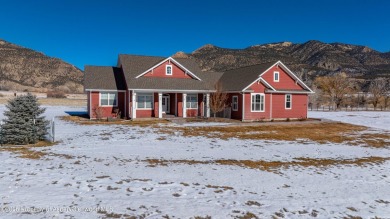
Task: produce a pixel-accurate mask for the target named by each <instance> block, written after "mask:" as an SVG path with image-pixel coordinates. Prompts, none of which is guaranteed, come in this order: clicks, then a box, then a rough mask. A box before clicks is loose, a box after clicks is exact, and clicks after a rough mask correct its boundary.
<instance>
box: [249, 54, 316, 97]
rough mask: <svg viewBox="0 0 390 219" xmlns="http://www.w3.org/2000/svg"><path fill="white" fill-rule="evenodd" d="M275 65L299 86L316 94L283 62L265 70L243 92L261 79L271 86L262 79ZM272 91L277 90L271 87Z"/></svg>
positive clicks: (278, 62)
mask: <svg viewBox="0 0 390 219" xmlns="http://www.w3.org/2000/svg"><path fill="white" fill-rule="evenodd" d="M275 65H280V67H282V68H283V69H284V70H285V71H286V72H287V73H288V74H289V75H290V76H292V77H293V78H294V79H295V80H296V81H298V82H299V84H300V85H301V86H303V87H304V88H306V89H307V90H308V91H309V93H312V94H314V91H313V90H311V89H310V88H309V87H308V86H307V85H306V84H305V83H303V81H301V79H299V78H298V77H297V76H296V75H295V74H294V73H293V72H292V71H291V70H290V69H288V68H287V67H286V66H285V65H284V64H283V63H282V62H281V61H277V62H276V63H275V64H273V65H272V66H271V67H269V68H268V69H267V70H265V71H264V72H263V73H261V74H260V75H259V77H258V78H257V79H256V80H255V81H253V82H252V83H250V84H249V85H248V86H247V87H245V88H244V89H243V90H242V91H245V90H246V89H248V88H249V87H250V86H252V84H253V83H255V82H256V81H257V80H260V79H262V81H264V83H266V84H267V85H269V86H270V84H268V83H267V82H266V81H265V80H264V79H263V78H262V76H263V75H264V74H265V73H267V72H268V71H269V70H271V69H272V68H273V67H274V66H275ZM279 79H280V74H279ZM271 89H272V90H274V91H276V89H275V88H273V87H272V86H271Z"/></svg>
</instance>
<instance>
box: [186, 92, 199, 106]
mask: <svg viewBox="0 0 390 219" xmlns="http://www.w3.org/2000/svg"><path fill="white" fill-rule="evenodd" d="M186 107H187V109H198V95H197V94H187V98H186Z"/></svg>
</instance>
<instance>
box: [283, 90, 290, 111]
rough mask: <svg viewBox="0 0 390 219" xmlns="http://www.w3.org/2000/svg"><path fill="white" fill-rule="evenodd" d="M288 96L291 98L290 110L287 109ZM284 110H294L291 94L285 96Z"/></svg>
mask: <svg viewBox="0 0 390 219" xmlns="http://www.w3.org/2000/svg"><path fill="white" fill-rule="evenodd" d="M287 95H289V96H290V108H287V107H286V104H287ZM284 109H286V110H290V109H292V95H291V94H285V95H284Z"/></svg>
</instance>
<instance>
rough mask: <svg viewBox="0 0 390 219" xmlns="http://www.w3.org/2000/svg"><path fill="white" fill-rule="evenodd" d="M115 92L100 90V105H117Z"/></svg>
mask: <svg viewBox="0 0 390 219" xmlns="http://www.w3.org/2000/svg"><path fill="white" fill-rule="evenodd" d="M117 96H118V93H116V92H100V106H117V102H118V101H117Z"/></svg>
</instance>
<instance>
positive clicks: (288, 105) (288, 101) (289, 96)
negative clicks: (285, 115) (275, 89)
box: [286, 94, 292, 109]
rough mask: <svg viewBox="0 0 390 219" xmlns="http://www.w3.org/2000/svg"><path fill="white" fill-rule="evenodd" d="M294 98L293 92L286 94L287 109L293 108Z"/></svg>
mask: <svg viewBox="0 0 390 219" xmlns="http://www.w3.org/2000/svg"><path fill="white" fill-rule="evenodd" d="M291 103H292V98H291V94H286V109H291V107H292V104H291Z"/></svg>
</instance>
